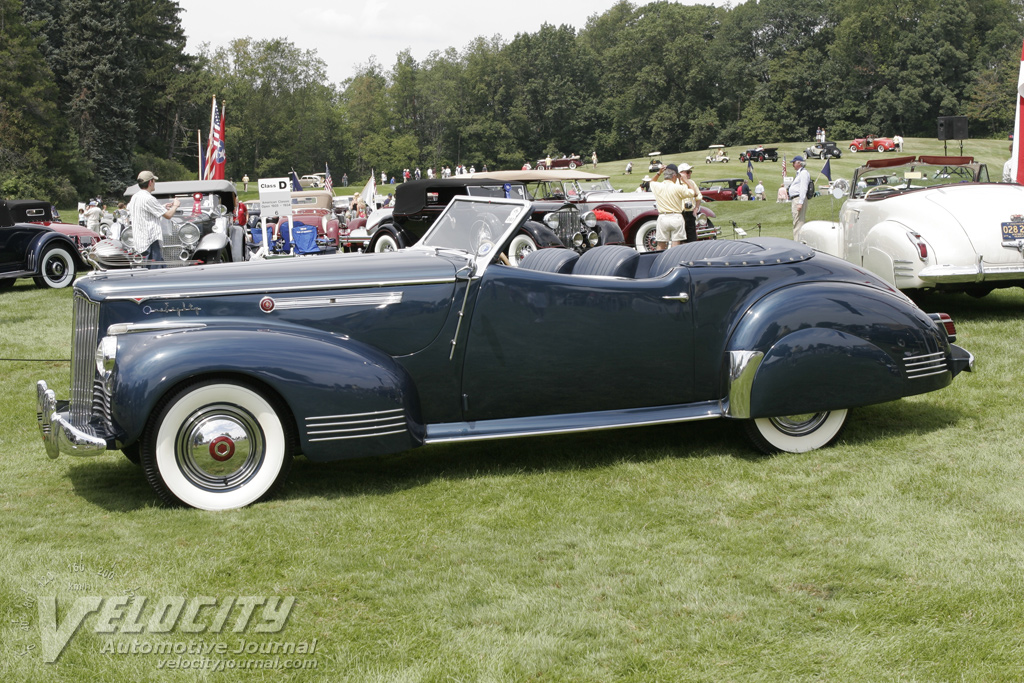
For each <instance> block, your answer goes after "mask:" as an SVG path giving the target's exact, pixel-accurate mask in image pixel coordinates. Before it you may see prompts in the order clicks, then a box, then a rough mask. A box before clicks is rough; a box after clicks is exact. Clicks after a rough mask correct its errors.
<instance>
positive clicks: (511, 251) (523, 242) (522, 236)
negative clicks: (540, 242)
mask: <svg viewBox="0 0 1024 683" xmlns="http://www.w3.org/2000/svg"><path fill="white" fill-rule="evenodd" d="M535 251H537V243H536V242H535V241H534V240H533V238H532V237H530V236H529V235H528V234H526V233H525V232H521V233H519V234H518V235H516V236H515V237H513V238H512V242H511V243H510V244H509V245H508V261H509V265H512V266H518V265H519V264H520V263H522V261H523V259H524V258H526V256H527V255H528V254H532V253H533V252H535Z"/></svg>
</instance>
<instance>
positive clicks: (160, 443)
mask: <svg viewBox="0 0 1024 683" xmlns="http://www.w3.org/2000/svg"><path fill="white" fill-rule="evenodd" d="M154 414H155V417H154V418H152V419H151V420H150V422H149V423H148V424H147V425H146V429H145V430H144V431H143V434H142V447H141V453H140V454H141V459H142V467H143V470H144V471H145V473H146V479H148V480H149V483H150V485H151V486H152V487H153V488H154V489H155V490H156V492H157V494H158V495H159V496H160V497H161V498H162V499H163V500H164V501H166V502H168V503H171V504H184V505H189V506H191V507H195V508H200V509H203V510H230V509H232V508H239V507H244V506H246V505H249V504H251V503H255V502H256V501H258V500H261V499H263V498H265V497H267V496H269V495H270V494H271V493H272V492H273V490H274V489H275V488H276V487H277V486H278V485H280V483H281V482H282V481H283V480H284V478H285V477H286V476H287V474H288V470H289V469H290V468H291V462H292V454H293V452H294V451H295V439H294V437H293V436H291V435H290V433H289V429H288V426H287V425H288V424H289V423H287V422H286V420H287V409H286V408H284V407H283V406H281V405H280V404H279V402H278V401H276V400H271V399H268V398H267V397H265V396H264V395H263V394H262V393H261V392H259V391H257V390H256V389H255V388H253V387H251V386H249V385H248V384H243V383H239V382H232V381H224V380H206V381H200V382H197V383H194V384H191V385H186V386H185V387H183V388H182V389H180V390H179V391H178V392H177V393H175V394H173V395H171V396H170V397H169V398H168V399H166V400H164V401H162V402H161V404H160V406H158V408H157V410H156V411H155V413H154Z"/></svg>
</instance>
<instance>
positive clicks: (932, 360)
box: [903, 351, 949, 379]
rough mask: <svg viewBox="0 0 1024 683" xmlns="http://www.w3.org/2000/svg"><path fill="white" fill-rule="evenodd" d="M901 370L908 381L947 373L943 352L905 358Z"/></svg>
mask: <svg viewBox="0 0 1024 683" xmlns="http://www.w3.org/2000/svg"><path fill="white" fill-rule="evenodd" d="M903 368H904V370H906V372H907V377H908V378H910V379H920V378H921V377H930V376H931V375H941V374H942V373H944V372H949V368H948V367H947V365H946V354H945V352H943V351H936V352H935V353H926V354H923V355H921V356H907V357H906V358H904V359H903Z"/></svg>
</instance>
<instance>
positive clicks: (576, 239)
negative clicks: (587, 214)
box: [572, 232, 583, 249]
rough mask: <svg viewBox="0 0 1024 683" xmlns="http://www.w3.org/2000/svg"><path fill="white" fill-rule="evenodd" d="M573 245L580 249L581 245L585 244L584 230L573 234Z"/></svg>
mask: <svg viewBox="0 0 1024 683" xmlns="http://www.w3.org/2000/svg"><path fill="white" fill-rule="evenodd" d="M572 246H574V247H575V248H577V249H579V248H580V247H582V246H583V233H582V232H578V233H576V234H575V235H573V236H572Z"/></svg>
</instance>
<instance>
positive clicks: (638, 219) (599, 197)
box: [474, 170, 742, 251]
mask: <svg viewBox="0 0 1024 683" xmlns="http://www.w3.org/2000/svg"><path fill="white" fill-rule="evenodd" d="M474 177H475V178H489V179H493V180H506V181H514V182H520V183H523V184H525V185H526V188H527V190H528V191H529V193H530V197H531V198H532V199H534V200H537V201H541V202H552V201H554V202H558V201H565V202H571V203H573V204H575V205H577V206H578V207H579V209H580V211H584V212H586V211H595V212H598V211H603V212H605V213H608V214H611V216H612V218H613V219H614V220H615V223H617V224H618V226H619V228H620V229H621V230H622V235H623V238H624V239H625V242H626V244H630V245H632V246H634V247H636V249H637V250H638V251H654V250H655V249H657V245H656V242H655V240H654V231H655V224H656V223H657V220H658V211H657V209H655V208H654V195H653V194H651V193H650V192H622V191H621V190H616V189H615V188H614V187H612V185H611V183H610V182H609V180H608V176H606V175H600V174H597V173H588V172H586V171H580V170H576V171H559V170H555V171H540V172H538V171H494V172H491V173H477V174H476V175H475V176H474ZM741 182H742V181H741ZM714 217H715V213H714V212H713V211H712V210H711V209H709V208H707V207H705V206H702V207H701V215H700V216H698V218H697V238H698V239H714V238H715V237H717V235H718V229H717V228H715V226H714V224H713V223H712V222H711V219H712V218H714Z"/></svg>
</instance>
